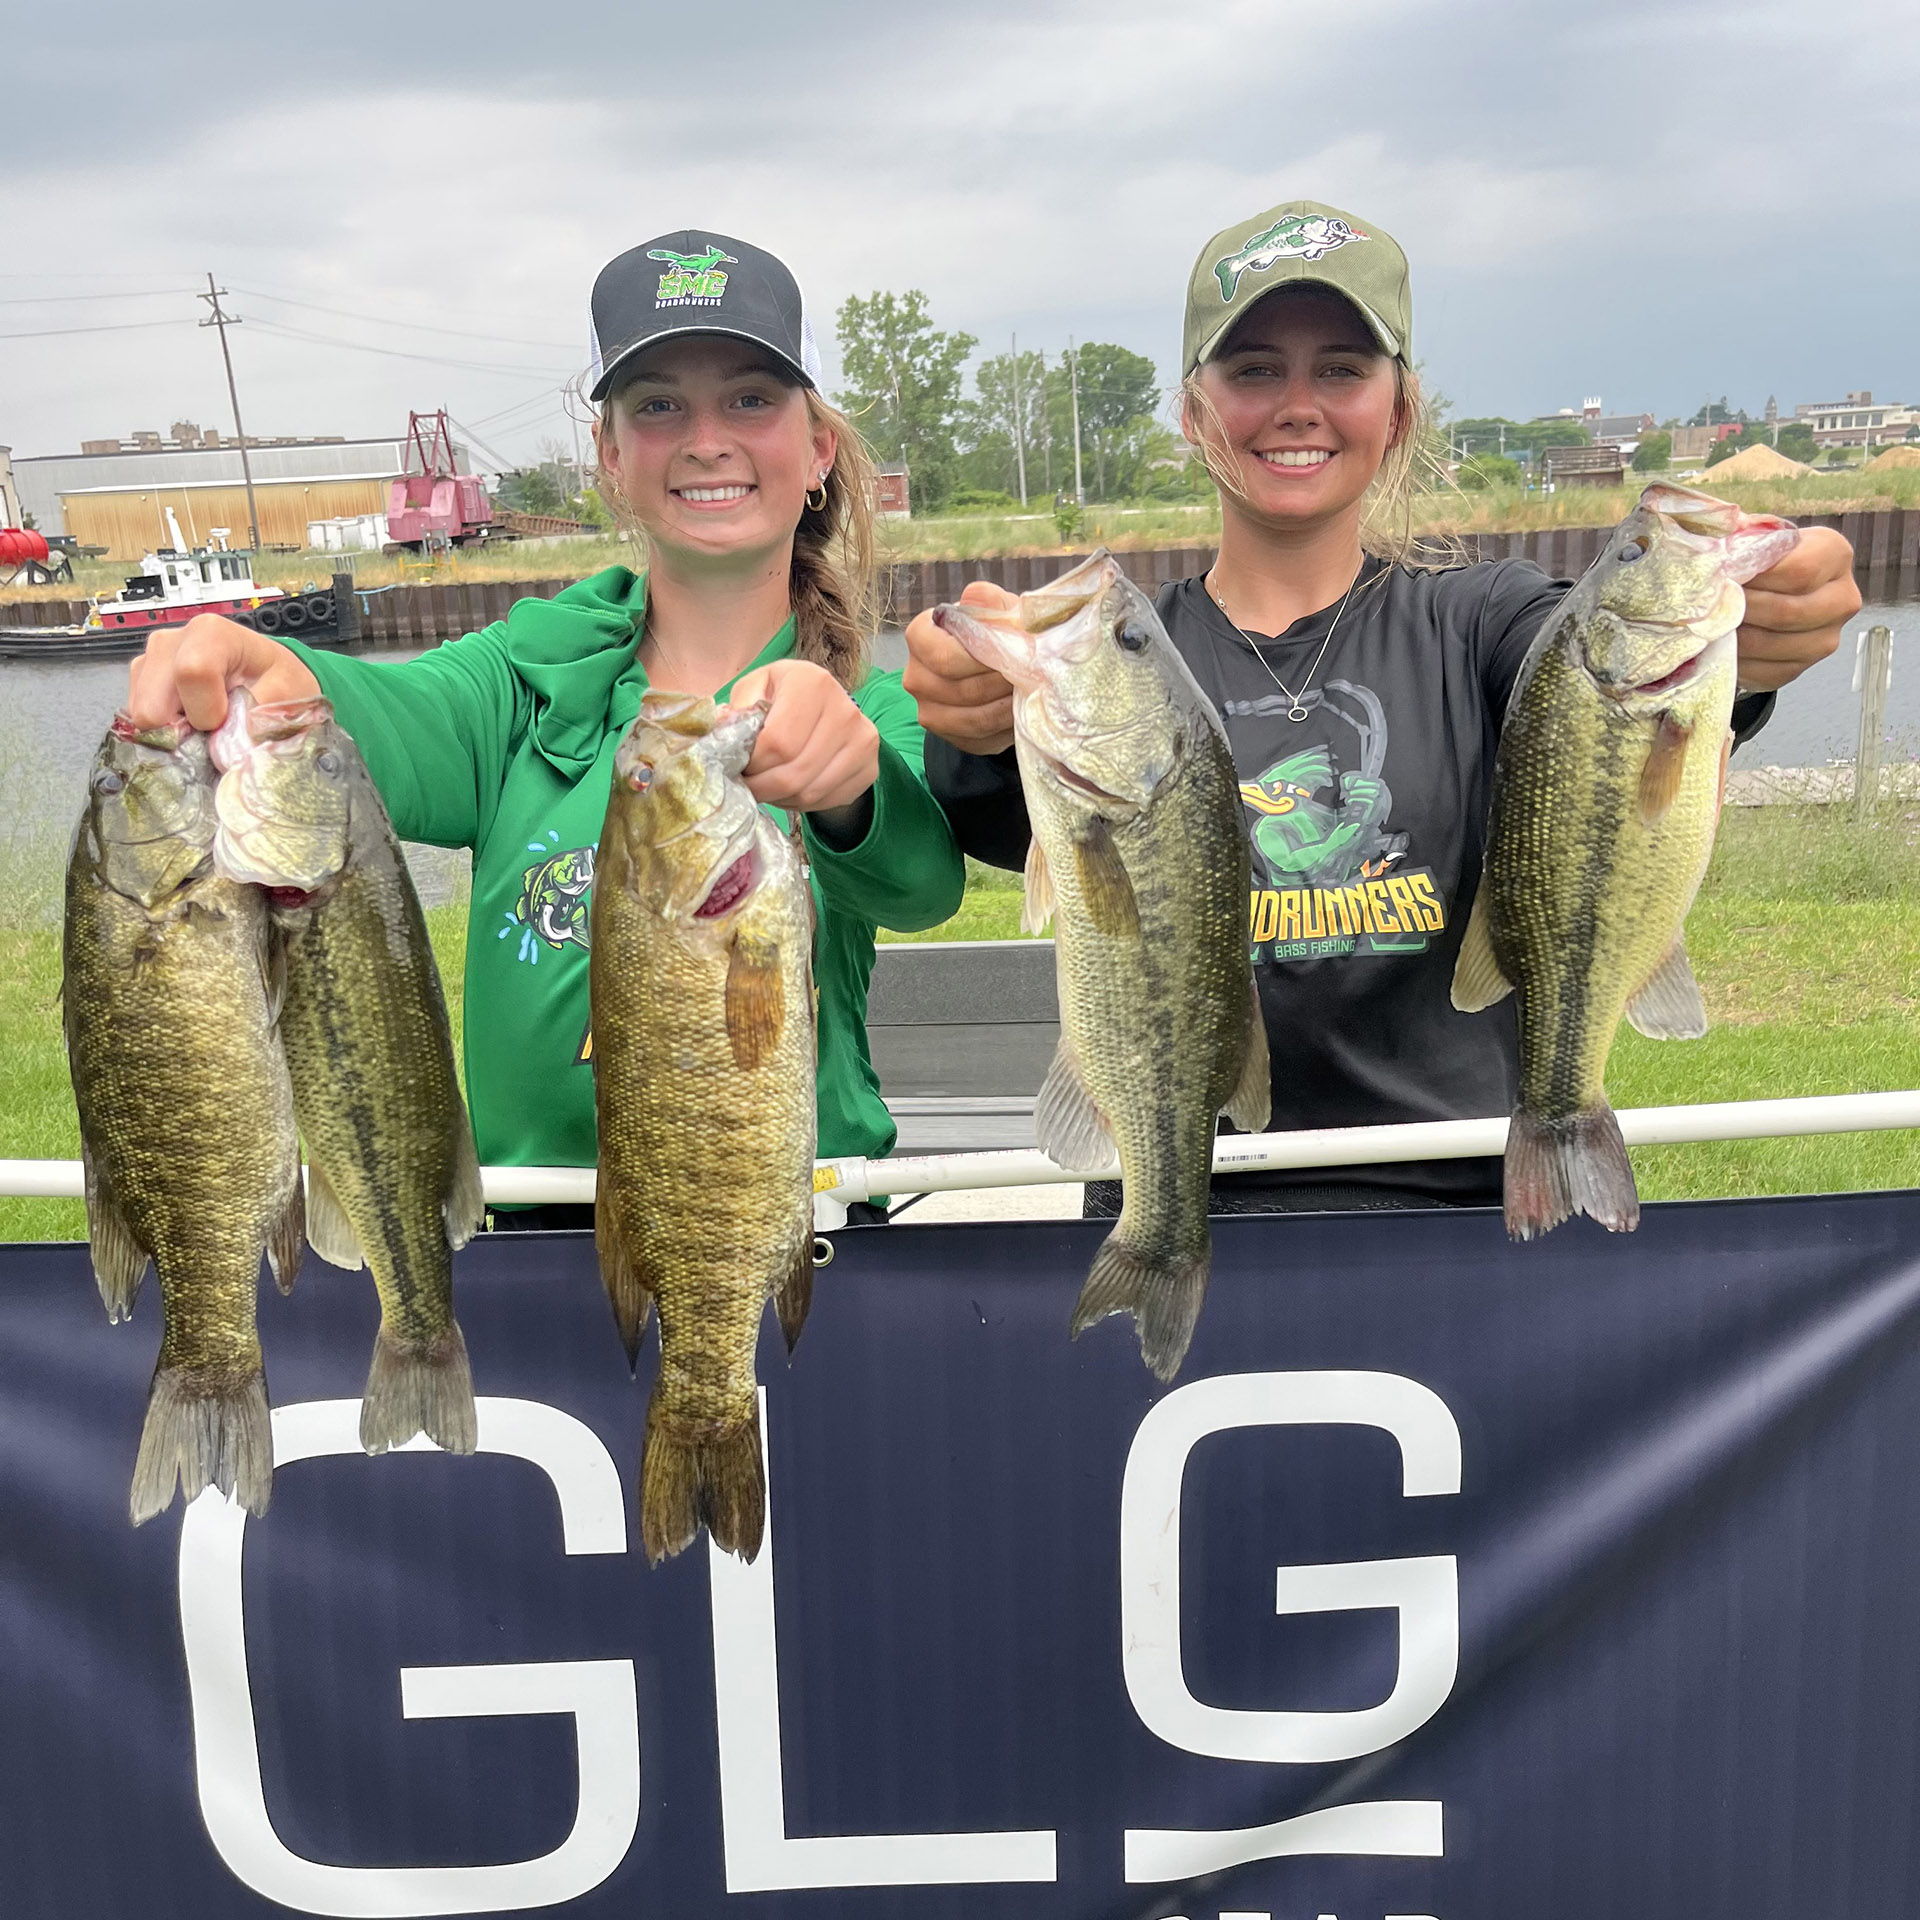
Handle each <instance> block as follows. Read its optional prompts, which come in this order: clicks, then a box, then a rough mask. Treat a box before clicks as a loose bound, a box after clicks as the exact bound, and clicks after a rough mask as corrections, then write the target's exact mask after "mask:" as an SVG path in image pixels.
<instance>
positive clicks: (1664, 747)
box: [1640, 713, 1693, 827]
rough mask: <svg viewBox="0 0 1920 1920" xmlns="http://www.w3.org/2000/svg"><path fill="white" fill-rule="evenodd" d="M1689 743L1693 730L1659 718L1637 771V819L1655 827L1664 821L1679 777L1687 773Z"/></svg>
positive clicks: (1670, 717)
mask: <svg viewBox="0 0 1920 1920" xmlns="http://www.w3.org/2000/svg"><path fill="white" fill-rule="evenodd" d="M1692 741H1693V729H1692V728H1691V727H1689V726H1685V725H1683V724H1682V723H1681V722H1680V721H1678V720H1676V719H1675V718H1674V717H1673V715H1672V714H1670V713H1663V714H1662V715H1661V716H1660V726H1659V729H1658V730H1657V731H1656V732H1655V734H1654V736H1653V745H1652V747H1651V748H1650V749H1649V750H1648V753H1647V763H1646V765H1645V766H1643V767H1642V768H1641V769H1640V818H1641V820H1642V822H1644V824H1646V825H1647V826H1649V827H1651V826H1655V825H1657V824H1658V823H1659V822H1660V821H1661V820H1663V819H1665V818H1666V814H1667V810H1668V808H1670V807H1671V806H1672V805H1673V803H1674V801H1675V800H1677V799H1678V798H1679V796H1680V776H1681V775H1682V774H1683V773H1685V772H1686V770H1687V748H1688V747H1689V746H1690V745H1691V744H1692Z"/></svg>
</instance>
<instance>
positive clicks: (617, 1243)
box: [593, 1196, 653, 1368]
mask: <svg viewBox="0 0 1920 1920" xmlns="http://www.w3.org/2000/svg"><path fill="white" fill-rule="evenodd" d="M593 1244H594V1250H595V1252H597V1253H598V1254H599V1256H600V1280H601V1284H602V1285H603V1286H604V1287H605V1288H606V1290H607V1298H608V1299H609V1300H610V1301H612V1302H613V1318H614V1324H615V1325H616V1326H617V1327H619V1329H620V1343H621V1345H622V1346H624V1347H625V1348H626V1350H627V1365H628V1366H630V1367H636V1368H637V1367H638V1366H639V1364H640V1339H641V1336H642V1335H643V1334H644V1333H645V1332H646V1330H647V1315H648V1313H649V1312H651V1311H652V1308H653V1287H652V1285H651V1284H650V1282H649V1281H648V1279H647V1276H646V1274H645V1273H644V1272H643V1271H642V1269H641V1266H640V1262H639V1261H638V1260H637V1259H635V1258H634V1256H633V1253H632V1250H631V1249H630V1248H629V1247H628V1245H627V1241H626V1236H625V1235H624V1234H623V1233H622V1232H621V1231H620V1223H619V1221H618V1220H616V1219H615V1218H614V1212H613V1208H612V1207H611V1206H609V1205H608V1204H607V1201H606V1199H605V1198H604V1196H603V1197H601V1198H599V1199H596V1200H595V1201H594V1204H593Z"/></svg>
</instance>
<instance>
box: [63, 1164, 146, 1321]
mask: <svg viewBox="0 0 1920 1920" xmlns="http://www.w3.org/2000/svg"><path fill="white" fill-rule="evenodd" d="M80 1163H81V1168H82V1171H83V1173H84V1175H85V1180H86V1189H87V1240H88V1243H89V1245H90V1247H91V1250H92V1253H93V1277H94V1280H95V1281H96V1282H97V1283H98V1285H99V1288H100V1298H101V1299H102V1300H103V1301H104V1302H105V1303H106V1308H107V1319H108V1320H109V1321H120V1320H131V1319H132V1318H133V1303H134V1301H135V1300H137V1299H138V1298H139V1297H140V1283H141V1281H143V1280H144V1279H145V1278H146V1277H147V1262H148V1259H149V1258H150V1256H149V1254H148V1253H147V1250H146V1248H145V1247H143V1246H142V1245H141V1244H140V1242H139V1241H138V1240H136V1239H135V1238H134V1237H133V1229H132V1228H131V1227H130V1226H128V1225H127V1216H126V1215H125V1214H124V1213H122V1212H121V1211H120V1202H119V1201H118V1200H117V1199H115V1198H114V1193H113V1189H112V1188H111V1187H110V1186H108V1185H107V1183H106V1181H105V1180H104V1179H102V1178H101V1175H100V1169H99V1167H98V1165H97V1164H96V1163H95V1161H94V1157H93V1155H92V1154H91V1153H89V1152H88V1151H87V1147H86V1143H85V1142H84V1141H82V1142H81V1146H80Z"/></svg>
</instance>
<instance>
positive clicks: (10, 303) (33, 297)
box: [0, 287, 193, 307]
mask: <svg viewBox="0 0 1920 1920" xmlns="http://www.w3.org/2000/svg"><path fill="white" fill-rule="evenodd" d="M192 291H193V289H192V288H191V287H150V288H148V289H147V291H145V292H144V293H20V294H9V295H8V296H7V297H6V298H5V299H4V300H0V307H51V306H61V305H64V304H65V303H66V302H68V301H70V300H159V299H161V298H163V297H165V298H173V297H176V296H184V295H187V294H190V293H191V292H192Z"/></svg>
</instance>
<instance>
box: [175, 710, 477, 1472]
mask: <svg viewBox="0 0 1920 1920" xmlns="http://www.w3.org/2000/svg"><path fill="white" fill-rule="evenodd" d="M213 754H214V759H215V761H216V763H217V764H218V765H220V766H221V767H223V768H224V769H225V771H224V772H223V774H222V777H221V780H220V784H219V788H218V791H217V794H216V805H217V809H218V813H219V830H218V832H217V834H216V836H215V841H214V859H215V863H216V865H217V866H219V868H220V869H221V870H222V871H223V872H226V873H228V874H231V875H233V876H234V877H236V878H242V879H246V880H250V881H252V882H254V883H256V884H257V885H259V886H262V887H265V888H267V889H269V894H268V898H269V899H270V901H271V903H272V918H273V928H274V938H275V940H276V942H277V945H278V949H279V951H280V954H281V955H282V957H283V961H284V966H285V973H286V1002H285V1005H284V1007H283V1008H282V1010H281V1015H280V1036H281V1041H282V1044H283V1045H284V1047H285V1049H286V1057H287V1067H288V1071H289V1073H290V1075H291V1077H292V1083H293V1104H294V1112H295V1114H296V1116H297V1117H298V1120H299V1124H300V1133H301V1136H302V1138H303V1139H304V1141H305V1143H306V1149H307V1167H308V1173H307V1178H308V1199H307V1234H308V1238H309V1240H310V1242H311V1244H312V1246H313V1250H314V1251H315V1252H316V1253H317V1254H319V1255H320V1256H321V1258H322V1259H324V1260H328V1261H331V1262H332V1263H333V1265H335V1266H337V1267H345V1268H348V1269H350V1270H351V1269H355V1268H358V1267H361V1266H367V1267H370V1268H371V1269H372V1270H373V1282H374V1286H375V1289H376V1290H377V1292H378V1294H379V1298H380V1331H379V1333H378V1335H377V1336H376V1337H375V1340H374V1349H373V1364H372V1366H371V1368H370V1369H369V1371H368V1374H367V1385H366V1392H365V1395H364V1397H363V1398H362V1400H361V1403H360V1444H361V1445H362V1446H363V1447H365V1449H366V1450H367V1452H369V1453H376V1454H377V1453H384V1452H386V1451H387V1449H388V1448H389V1447H397V1446H400V1445H402V1444H404V1443H405V1442H406V1441H408V1440H411V1439H412V1438H413V1436H414V1435H415V1434H417V1433H424V1434H425V1435H426V1436H427V1437H428V1438H429V1439H430V1440H432V1441H433V1442H434V1444H435V1445H436V1446H439V1447H442V1448H444V1449H445V1450H446V1451H447V1452H448V1453H471V1452H472V1451H473V1449H474V1443H475V1438H476V1433H475V1417H474V1407H473V1381H472V1377H471V1375H470V1373H469V1370H468V1365H467V1347H466V1341H465V1340H464V1339H463V1338H462V1336H461V1332H460V1327H459V1323H458V1322H457V1321H456V1320H455V1319H454V1315H453V1254H454V1250H455V1249H456V1248H459V1247H463V1246H465V1245H466V1243H467V1241H468V1240H469V1239H471V1238H472V1236H473V1235H474V1234H475V1233H476V1232H477V1231H478V1230H479V1226H480V1222H481V1215H482V1204H481V1197H480V1166H479V1161H478V1158H477V1156H476V1155H475V1153H474V1146H473V1133H472V1129H471V1128H470V1127H469V1126H468V1124H467V1109H466V1103H465V1102H464V1101H463V1100H462V1099H461V1097H460V1084H459V1081H458V1079H457V1077H456V1075H455V1072H454V1064H453V1036H452V1033H451V1031H450V1028H449V1025H448V1021H447V1004H446V998H445V996H444V994H443V993H442V991H441V987H440V974H439V969H438V968H437V967H436V966H435V964H434V958H433V948H432V945H431V944H430V943H429V941H428V939H427V925H426V920H425V918H424V917H423V916H422V914H421V911H420V901H419V898H418V896H417V895H416V894H415V892H414V889H413V880H412V877H411V876H410V875H409V873H408V872H407V864H406V861H405V859H404V858H403V856H402V854H401V851H400V846H399V842H398V841H397V840H396V839H395V838H394V834H393V828H392V826H391V825H390V824H389V822H388V820H387V810H386V808H385V806H384V805H382V803H381V800H380V795H379V792H378V791H377V789H376V788H375V787H374V784H373V779H372V776H371V775H370V774H369V773H368V772H367V768H366V763H365V761H363V760H362V759H361V757H360V750H359V748H358V747H356V746H355V745H354V744H353V740H352V738H351V736H350V735H348V734H347V733H346V732H345V731H344V730H343V729H342V728H341V726H340V725H339V723H338V722H337V721H336V720H335V719H334V717H333V708H332V707H331V706H330V705H329V704H328V703H327V702H326V701H324V700H309V701H297V702H290V703H287V704H284V705H280V706H266V707H256V706H253V705H252V703H251V702H250V701H249V700H248V698H247V696H246V695H245V694H244V693H236V694H235V695H234V701H233V712H232V713H231V714H230V715H229V716H228V720H227V723H226V724H225V725H224V726H223V727H222V728H221V730H220V732H219V734H218V735H216V736H215V738H214V742H213Z"/></svg>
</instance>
